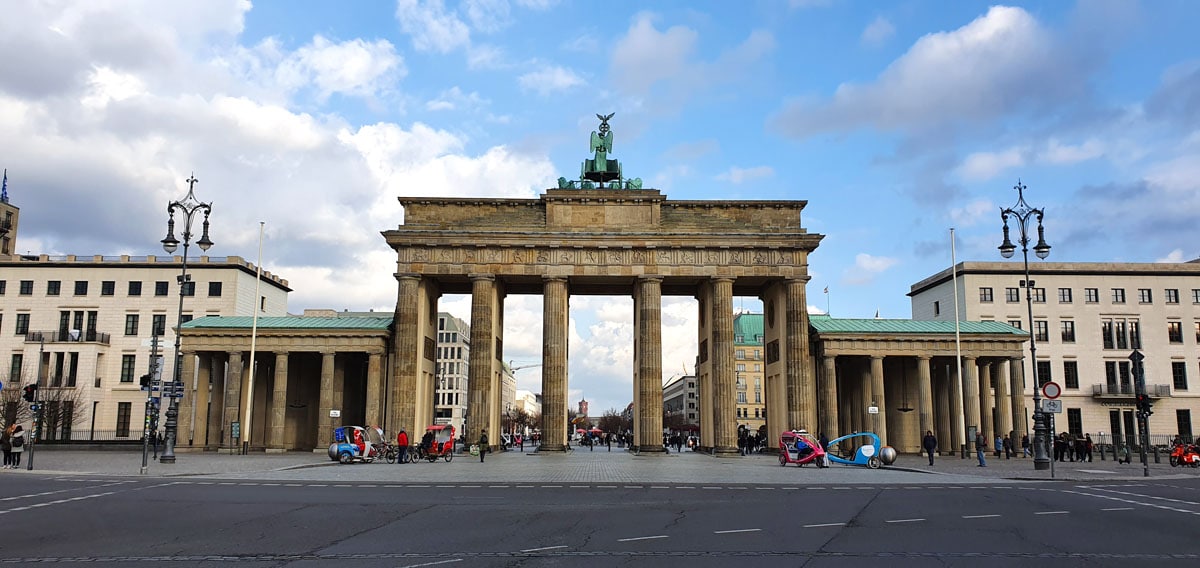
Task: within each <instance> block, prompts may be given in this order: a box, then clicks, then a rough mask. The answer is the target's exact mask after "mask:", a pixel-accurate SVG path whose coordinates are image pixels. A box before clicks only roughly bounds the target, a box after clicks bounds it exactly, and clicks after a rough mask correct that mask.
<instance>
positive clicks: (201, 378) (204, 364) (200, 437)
mask: <svg viewBox="0 0 1200 568" xmlns="http://www.w3.org/2000/svg"><path fill="white" fill-rule="evenodd" d="M196 359H197V362H196V364H197V365H198V366H199V372H198V374H197V376H196V390H195V391H194V392H193V393H192V395H193V396H192V408H191V410H190V411H189V412H188V413H187V414H186V415H185V414H180V415H179V419H180V421H187V423H188V426H189V435H188V436H187V437H186V438H183V437H180V441H183V440H186V441H187V444H188V445H189V446H195V445H196V444H199V445H201V446H203V445H204V439H205V437H206V435H207V433H208V412H206V409H207V408H208V397H209V395H210V393H211V392H212V390H211V385H212V384H213V376H212V374H213V356H212V354H210V353H204V354H200V355H199V356H198V357H197V358H196ZM176 445H178V443H177V444H176Z"/></svg>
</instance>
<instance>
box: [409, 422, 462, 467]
mask: <svg viewBox="0 0 1200 568" xmlns="http://www.w3.org/2000/svg"><path fill="white" fill-rule="evenodd" d="M425 432H427V433H428V432H432V433H433V440H431V441H430V442H429V447H428V448H426V447H425V446H424V445H422V444H418V445H417V447H416V453H415V455H413V458H412V461H413V462H414V463H416V462H418V461H420V460H422V459H424V460H425V461H429V462H435V461H437V459H438V458H442V459H443V460H445V461H450V460H452V459H454V426H452V425H450V424H434V425H433V426H430V427H428V428H426V429H425Z"/></svg>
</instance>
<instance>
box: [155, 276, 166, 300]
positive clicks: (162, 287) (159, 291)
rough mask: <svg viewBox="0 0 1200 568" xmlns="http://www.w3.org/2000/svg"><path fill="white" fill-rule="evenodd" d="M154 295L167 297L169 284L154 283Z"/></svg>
mask: <svg viewBox="0 0 1200 568" xmlns="http://www.w3.org/2000/svg"><path fill="white" fill-rule="evenodd" d="M154 295H155V296H166V295H167V282H166V281H165V280H159V281H158V282H155V283H154Z"/></svg>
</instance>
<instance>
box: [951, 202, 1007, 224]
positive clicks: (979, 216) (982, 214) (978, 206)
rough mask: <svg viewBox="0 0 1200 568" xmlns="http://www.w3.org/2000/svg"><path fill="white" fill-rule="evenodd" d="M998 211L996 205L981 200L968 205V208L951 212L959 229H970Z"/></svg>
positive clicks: (960, 208) (955, 209) (957, 208)
mask: <svg viewBox="0 0 1200 568" xmlns="http://www.w3.org/2000/svg"><path fill="white" fill-rule="evenodd" d="M996 211H997V208H996V205H995V204H994V203H992V202H991V200H988V199H979V200H976V201H972V202H971V203H969V204H967V206H966V207H956V208H953V209H951V210H950V219H951V220H953V221H954V225H955V226H957V227H970V226H972V225H975V224H976V223H978V222H979V221H981V220H983V219H984V218H986V217H988V216H990V215H992V214H994V213H995V212H996Z"/></svg>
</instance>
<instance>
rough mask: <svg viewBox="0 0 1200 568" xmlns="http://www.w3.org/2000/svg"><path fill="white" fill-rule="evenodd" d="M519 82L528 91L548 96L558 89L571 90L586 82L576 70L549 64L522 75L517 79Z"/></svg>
mask: <svg viewBox="0 0 1200 568" xmlns="http://www.w3.org/2000/svg"><path fill="white" fill-rule="evenodd" d="M517 83H519V84H520V85H521V88H522V89H523V90H526V91H536V92H537V93H538V94H539V95H542V96H546V95H549V94H550V93H554V92H557V91H566V90H570V89H571V88H572V87H578V86H580V85H583V84H585V81H584V80H583V78H582V77H580V76H579V75H578V74H576V73H575V72H574V71H572V70H570V69H567V68H566V67H560V66H557V65H548V66H545V67H542V68H541V69H538V70H537V71H531V72H529V73H526V74H524V75H521V77H520V78H518V79H517Z"/></svg>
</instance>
